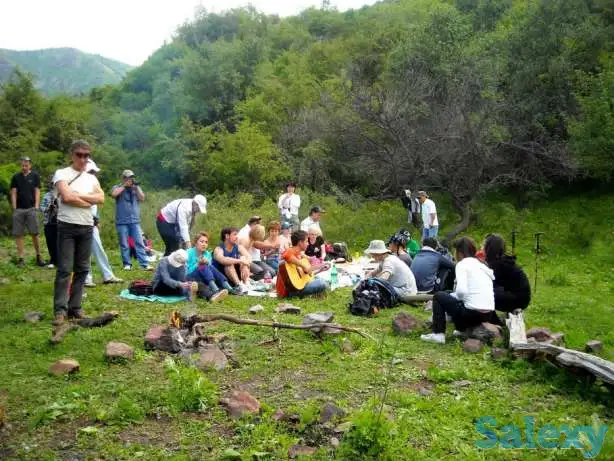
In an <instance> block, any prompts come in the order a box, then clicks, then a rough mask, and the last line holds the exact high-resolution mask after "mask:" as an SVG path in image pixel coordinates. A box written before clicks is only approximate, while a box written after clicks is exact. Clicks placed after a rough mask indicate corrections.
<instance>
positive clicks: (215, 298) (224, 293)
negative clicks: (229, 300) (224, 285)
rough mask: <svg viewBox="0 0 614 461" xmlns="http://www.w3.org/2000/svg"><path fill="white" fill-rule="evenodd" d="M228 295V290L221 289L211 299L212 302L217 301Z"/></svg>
mask: <svg viewBox="0 0 614 461" xmlns="http://www.w3.org/2000/svg"><path fill="white" fill-rule="evenodd" d="M226 296H228V290H220V291H218V292H217V293H215V294H214V295H213V296H211V299H210V300H209V301H211V302H212V303H217V302H220V301H221V300H222V299H224V298H225V297H226Z"/></svg>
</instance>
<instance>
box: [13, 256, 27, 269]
mask: <svg viewBox="0 0 614 461" xmlns="http://www.w3.org/2000/svg"><path fill="white" fill-rule="evenodd" d="M15 265H16V266H17V267H18V268H19V269H23V268H24V267H26V262H25V261H24V260H23V258H19V259H18V260H17V262H16V263H15Z"/></svg>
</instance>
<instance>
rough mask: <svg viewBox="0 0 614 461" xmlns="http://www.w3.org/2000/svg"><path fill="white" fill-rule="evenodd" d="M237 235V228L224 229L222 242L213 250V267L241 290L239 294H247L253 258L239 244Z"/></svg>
mask: <svg viewBox="0 0 614 461" xmlns="http://www.w3.org/2000/svg"><path fill="white" fill-rule="evenodd" d="M237 233H238V230H237V228H236V227H225V228H224V229H222V231H221V235H220V237H221V239H222V242H221V243H220V244H219V245H218V246H217V247H216V248H215V250H213V266H214V267H215V268H216V269H217V270H219V271H220V272H223V273H224V275H226V277H228V280H230V283H231V284H232V285H233V286H235V287H238V288H239V289H238V292H237V293H238V294H239V293H240V294H246V293H247V291H248V289H247V285H246V283H247V280H248V279H249V266H250V265H251V263H252V258H251V256H250V254H249V252H248V251H247V250H246V249H245V247H244V246H243V245H239V244H238V243H237V241H238V236H237Z"/></svg>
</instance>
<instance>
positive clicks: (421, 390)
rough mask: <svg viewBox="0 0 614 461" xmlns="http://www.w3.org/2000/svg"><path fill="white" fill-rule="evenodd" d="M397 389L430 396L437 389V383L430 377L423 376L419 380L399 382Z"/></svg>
mask: <svg viewBox="0 0 614 461" xmlns="http://www.w3.org/2000/svg"><path fill="white" fill-rule="evenodd" d="M395 387H396V389H397V390H400V391H404V392H413V393H416V394H420V395H422V396H424V397H428V396H429V395H431V394H433V393H434V392H435V391H434V389H435V384H434V383H433V382H431V381H429V380H428V379H425V378H422V379H419V380H417V381H412V382H403V383H398V384H397V386H395Z"/></svg>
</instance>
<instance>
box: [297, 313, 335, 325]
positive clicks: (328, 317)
mask: <svg viewBox="0 0 614 461" xmlns="http://www.w3.org/2000/svg"><path fill="white" fill-rule="evenodd" d="M333 318H335V314H333V313H332V312H313V313H311V314H307V315H306V316H305V317H303V325H311V324H314V323H330V322H331V321H332V320H333Z"/></svg>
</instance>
